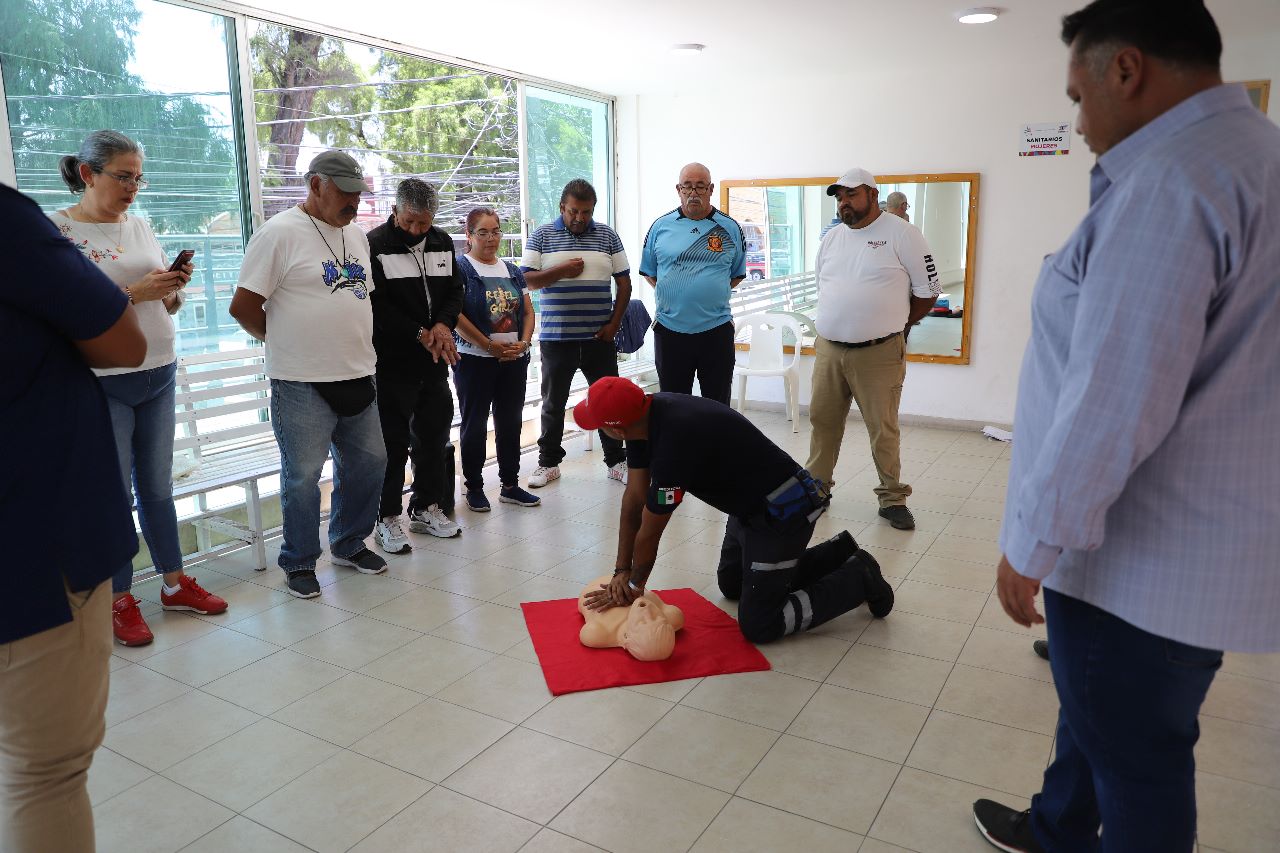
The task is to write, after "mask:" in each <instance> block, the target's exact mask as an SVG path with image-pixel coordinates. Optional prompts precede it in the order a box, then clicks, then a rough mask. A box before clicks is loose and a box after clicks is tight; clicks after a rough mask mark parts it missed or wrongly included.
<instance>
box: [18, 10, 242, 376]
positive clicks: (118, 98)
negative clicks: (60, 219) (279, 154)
mask: <svg viewBox="0 0 1280 853" xmlns="http://www.w3.org/2000/svg"><path fill="white" fill-rule="evenodd" d="M234 56H235V28H234V26H233V25H232V21H231V19H230V18H226V17H223V16H221V15H213V14H210V13H208V12H204V11H199V10H195V9H188V8H184V7H180V6H172V5H169V4H166V3H159V2H154V0H107V2H94V3H84V2H78V0H5V2H4V3H0V62H3V66H4V87H5V95H6V99H7V102H8V112H9V133H10V137H11V139H12V143H13V154H14V165H15V168H16V172H17V184H18V189H20V190H22V191H23V192H24V193H26V194H27V195H29V196H31V197H32V198H34V199H35V200H36V201H37V202H38V203H39V204H40V206H41V207H42V208H44V209H45V210H46V211H54V210H58V209H61V208H65V207H68V206H70V205H72V204H74V203H75V201H76V197H75V196H73V195H72V194H71V193H70V192H68V191H67V188H66V186H65V185H64V184H63V182H62V179H61V177H59V173H58V160H59V158H60V157H62V156H63V155H65V154H74V153H75V152H76V151H77V150H78V149H79V147H80V143H81V141H82V140H83V139H84V137H85V136H86V135H88V134H89V133H91V132H92V131H95V130H100V129H103V128H110V129H112V130H118V131H120V132H122V133H125V134H127V135H128V136H129V137H131V138H132V139H134V140H136V141H137V142H138V143H139V144H140V145H141V146H142V147H143V150H144V153H145V161H144V172H145V174H146V178H147V180H148V181H149V182H150V186H149V187H148V188H147V189H146V190H144V191H143V192H142V193H140V194H139V195H138V199H137V201H136V202H135V203H134V205H133V208H132V212H134V213H136V214H138V215H141V216H143V217H145V218H146V219H147V220H149V221H150V223H151V227H152V229H153V230H154V231H155V233H156V236H157V237H158V238H159V240H160V243H161V245H163V246H164V248H165V251H166V253H168V254H169V256H170V257H173V256H174V255H176V254H177V253H178V252H179V251H180V250H182V249H194V250H195V251H196V256H195V258H194V259H193V263H194V264H195V267H196V270H195V274H194V276H193V278H192V280H191V283H190V284H189V285H188V286H187V294H186V295H187V303H186V306H185V307H184V308H183V312H182V316H180V317H179V318H178V324H177V325H178V329H179V331H178V339H177V345H178V352H179V355H184V354H188V353H198V352H210V351H214V352H216V351H218V350H220V349H239V348H241V347H244V346H246V345H248V343H249V338H248V336H247V335H245V334H244V332H242V331H241V330H240V327H239V326H238V325H237V324H236V323H235V321H233V320H231V318H230V317H229V316H228V315H227V311H226V305H227V304H228V302H229V299H230V295H231V289H232V288H233V287H234V284H235V281H236V279H237V276H238V272H239V269H240V259H241V257H242V256H243V249H244V233H243V211H244V210H245V209H246V205H245V193H244V192H243V183H244V182H243V180H242V178H241V175H242V171H241V168H240V162H239V150H240V146H239V145H238V143H237V139H236V132H235V124H236V123H238V117H239V116H238V112H239V102H238V96H237V95H236V94H234V93H236V92H237V91H238V86H237V81H236V77H235V73H234V71H233V69H234V68H235V67H236V63H235V62H234V59H233V58H234Z"/></svg>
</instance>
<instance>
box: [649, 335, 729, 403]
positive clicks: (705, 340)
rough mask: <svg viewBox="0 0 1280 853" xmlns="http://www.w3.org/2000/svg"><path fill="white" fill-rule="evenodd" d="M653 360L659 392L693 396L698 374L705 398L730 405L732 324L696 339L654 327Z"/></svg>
mask: <svg viewBox="0 0 1280 853" xmlns="http://www.w3.org/2000/svg"><path fill="white" fill-rule="evenodd" d="M653 358H654V362H655V363H656V366H657V368H658V387H659V389H660V390H662V391H674V392H676V393H678V394H692V393H693V377H694V374H695V373H696V374H697V376H698V385H699V387H700V388H701V389H702V396H703V397H706V398H707V399H708V400H716V401H718V402H721V403H724V404H725V405H726V406H727V405H729V396H730V392H731V391H732V388H733V362H734V349H733V321H729V322H728V323H725V324H724V325H721V326H716V327H715V328H714V329H708V330H707V331H705V332H698V333H697V334H693V335H686V334H684V333H683V332H673V331H671V330H670V329H668V328H666V327H664V326H663V325H662V324H661V323H657V324H655V325H654V327H653Z"/></svg>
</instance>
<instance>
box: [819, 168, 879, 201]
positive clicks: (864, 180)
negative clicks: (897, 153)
mask: <svg viewBox="0 0 1280 853" xmlns="http://www.w3.org/2000/svg"><path fill="white" fill-rule="evenodd" d="M861 186H867V187H870V188H871V189H873V190H875V189H879V187H877V186H876V177H875V175H873V174H871V173H870V172H868V171H867V170H866V169H850V170H849V171H847V172H845V173H844V174H843V175H841V176H840V177H839V178H838V179H837V180H836V182H835V183H834V184H832V185H831V186H829V187H827V195H835V194H836V187H844V188H845V189H850V190H856V189H857V188H858V187H861Z"/></svg>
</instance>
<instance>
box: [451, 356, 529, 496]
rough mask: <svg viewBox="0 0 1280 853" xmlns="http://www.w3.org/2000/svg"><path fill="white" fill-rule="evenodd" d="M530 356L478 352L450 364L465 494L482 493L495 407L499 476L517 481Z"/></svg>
mask: <svg viewBox="0 0 1280 853" xmlns="http://www.w3.org/2000/svg"><path fill="white" fill-rule="evenodd" d="M528 374H529V356H527V355H526V356H525V357H524V358H521V359H519V360H517V361H498V360H497V359H496V358H486V357H485V356H482V355H464V356H461V357H459V359H458V363H457V364H455V365H454V366H453V387H454V388H456V389H457V391H458V408H459V409H461V410H462V424H461V425H460V426H459V428H458V443H459V444H461V445H462V448H461V450H462V453H461V455H462V484H463V486H464V487H465V488H466V490H467V491H469V492H473V491H474V492H480V491H484V457H485V448H486V444H487V441H488V434H489V412H490V410H492V411H493V440H494V444H495V445H496V446H497V451H498V480H499V482H501V483H502V485H503V486H504V487H506V486H516V485H519V483H520V415H521V413H522V412H523V411H524V388H525V380H526V378H527V376H528Z"/></svg>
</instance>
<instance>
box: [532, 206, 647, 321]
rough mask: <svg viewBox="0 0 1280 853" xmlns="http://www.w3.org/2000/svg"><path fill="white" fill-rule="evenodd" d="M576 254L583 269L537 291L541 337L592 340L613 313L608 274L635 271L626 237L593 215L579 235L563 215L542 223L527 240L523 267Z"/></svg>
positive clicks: (552, 262)
mask: <svg viewBox="0 0 1280 853" xmlns="http://www.w3.org/2000/svg"><path fill="white" fill-rule="evenodd" d="M572 258H582V261H583V268H582V273H581V274H580V275H578V276H577V277H576V278H562V279H560V280H559V281H558V282H556V283H555V284H551V285H547V286H546V287H544V288H541V289H540V290H538V291H536V292H537V294H538V307H539V308H540V316H539V319H538V337H539V339H540V340H544V341H585V340H590V339H591V338H592V336H594V335H595V333H596V332H597V331H599V329H600V327H601V326H603V325H604V324H605V323H607V322H609V318H610V317H611V316H612V315H613V287H612V284H611V282H610V279H611V278H616V277H618V276H623V275H627V274H628V273H629V272H631V269H630V266H629V265H628V263H627V253H626V251H625V250H624V249H623V248H622V240H621V239H619V238H618V235H617V233H616V232H614V230H613V229H612V228H610V227H609V226H608V225H605V224H604V223H603V222H595V221H592V223H591V224H590V225H588V226H587V230H586V232H585V233H584V234H583V235H582V236H581V237H579V236H578V235H576V234H574V233H573V232H572V231H570V230H569V229H568V228H566V227H565V224H564V217H563V216H558V217H556V221H555V222H553V223H551V224H550V225H543V226H542V227H541V228H539V229H538V230H537V231H535V232H533V236H531V237H530V238H529V239H528V240H526V241H525V244H524V256H523V257H522V258H521V259H520V269H521V270H523V271H525V272H528V271H530V270H543V269H548V268H550V267H553V266H555V265H556V264H560V263H563V262H565V261H567V260H570V259H572Z"/></svg>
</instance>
